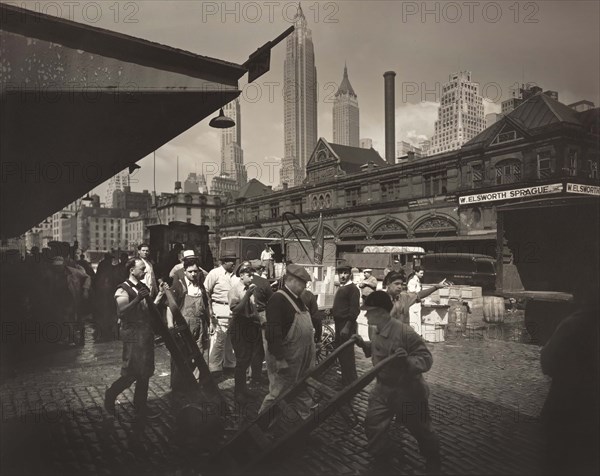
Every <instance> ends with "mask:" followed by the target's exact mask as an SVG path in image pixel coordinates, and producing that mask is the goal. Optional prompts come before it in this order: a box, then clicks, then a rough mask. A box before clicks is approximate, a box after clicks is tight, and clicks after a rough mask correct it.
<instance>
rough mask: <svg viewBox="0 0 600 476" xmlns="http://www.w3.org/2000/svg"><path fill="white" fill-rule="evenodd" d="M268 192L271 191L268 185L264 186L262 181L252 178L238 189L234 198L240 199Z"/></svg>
mask: <svg viewBox="0 0 600 476" xmlns="http://www.w3.org/2000/svg"><path fill="white" fill-rule="evenodd" d="M268 193H273V190H272V189H271V188H270V187H268V186H266V185H265V184H264V183H262V182H260V181H258V180H256V179H255V178H253V179H251V180H250V181H248V183H247V184H246V185H244V186H243V187H242V188H241V189H240V191H239V192H238V194H237V197H236V199H237V200H240V199H246V198H253V197H258V196H261V195H265V194H268Z"/></svg>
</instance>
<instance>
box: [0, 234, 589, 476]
mask: <svg viewBox="0 0 600 476" xmlns="http://www.w3.org/2000/svg"><path fill="white" fill-rule="evenodd" d="M149 254H150V249H149V247H148V245H146V244H142V245H140V246H139V247H138V253H137V255H136V256H135V257H133V258H130V257H129V256H128V255H127V254H125V253H123V254H121V256H119V257H118V258H117V257H116V256H114V255H112V254H108V253H107V254H106V255H105V257H104V259H103V260H102V261H101V262H100V263H99V265H98V267H97V270H96V272H94V270H93V268H92V266H91V265H90V264H89V262H87V261H86V260H85V258H84V257H83V256H80V259H79V260H77V261H73V260H71V259H70V258H69V255H68V252H65V250H60V249H54V250H50V251H45V250H44V251H42V253H40V254H39V255H37V254H36V251H35V250H34V252H33V253H32V255H31V256H28V257H27V259H26V260H25V261H22V260H20V259H17V258H16V257H12V259H11V257H7V258H5V266H3V267H2V273H3V276H2V278H3V279H2V287H3V289H2V291H3V293H6V294H4V295H5V296H10V299H8V300H6V299H5V300H3V301H2V307H3V311H8V312H3V313H2V314H3V320H4V322H3V329H5V330H7V329H8V330H10V329H13V330H12V331H11V332H12V335H13V336H16V339H13V342H12V343H13V344H14V342H16V341H17V340H18V337H19V336H20V337H22V336H23V335H30V334H31V333H30V334H27V333H23V332H22V331H21V330H20V329H19V328H18V326H15V327H14V328H13V327H10V326H8V327H7V326H6V325H5V324H6V317H5V316H10V317H9V323H10V324H18V321H19V320H22V321H24V322H25V323H29V324H32V323H38V324H40V325H41V324H44V323H46V324H48V323H54V324H58V325H59V326H62V325H64V326H66V327H69V328H71V327H75V330H76V332H69V333H65V336H68V337H69V338H70V339H71V340H72V341H73V343H74V344H78V343H81V332H82V326H81V319H82V316H83V315H85V314H86V313H91V314H92V315H93V317H94V322H95V329H96V335H97V338H98V339H100V340H103V339H112V338H116V337H118V336H119V334H120V339H121V340H122V343H123V362H122V368H121V377H120V378H119V379H117V380H116V381H115V382H114V383H113V384H112V385H111V386H110V387H109V388H108V389H107V390H106V394H105V402H104V406H105V409H106V410H107V411H108V412H109V413H111V414H114V412H115V401H116V398H117V397H118V395H119V394H120V393H121V392H123V391H124V390H125V389H126V388H128V387H130V386H131V385H132V384H133V383H135V392H134V400H133V403H134V407H135V409H136V413H137V414H138V415H139V416H140V417H141V418H147V419H153V418H155V417H157V416H158V413H156V412H154V411H152V410H151V409H149V408H148V404H147V399H148V386H149V379H150V377H151V376H152V375H153V373H154V346H155V340H154V337H155V334H156V333H157V330H156V328H155V327H154V326H153V324H152V319H153V317H152V316H151V314H152V313H157V315H158V318H160V319H163V320H164V322H165V323H166V325H167V327H168V328H173V327H174V326H176V322H174V314H180V315H181V316H183V319H185V322H186V324H187V326H188V327H189V329H190V331H191V333H192V335H193V338H194V339H195V341H196V343H197V345H198V347H199V349H200V351H201V352H202V354H203V356H204V358H205V360H206V361H207V363H208V368H209V370H210V372H211V373H212V375H213V377H215V378H217V379H221V378H233V379H234V399H235V401H236V402H237V403H238V404H240V405H242V404H246V403H250V402H252V403H261V406H260V409H261V411H262V410H264V409H266V408H267V407H269V405H270V404H271V403H272V402H273V401H274V400H276V399H277V398H278V397H279V395H281V394H282V393H283V392H285V391H286V390H287V389H289V388H290V387H292V386H293V385H295V383H297V382H298V380H299V379H300V378H301V377H302V375H303V374H305V373H306V372H308V371H309V370H310V369H311V368H313V367H314V366H315V353H316V345H319V343H320V339H321V319H322V314H321V313H320V311H319V307H318V305H317V298H316V296H315V295H314V294H313V293H311V292H310V291H309V290H308V289H307V283H309V282H311V281H312V280H313V277H312V276H311V275H310V274H309V273H308V272H307V270H306V269H305V268H304V267H303V266H300V265H296V264H293V263H288V264H287V265H286V268H285V274H284V276H283V277H282V279H280V280H278V281H275V280H271V281H270V280H269V279H267V278H266V277H265V274H266V275H267V276H268V275H269V274H267V273H269V271H268V270H267V267H268V265H269V259H268V257H267V254H265V258H267V259H263V260H261V263H260V264H259V265H257V266H256V267H255V266H253V264H252V263H251V262H249V261H241V262H238V257H236V256H232V255H223V256H221V258H220V264H219V265H218V266H217V267H215V268H213V269H209V270H206V269H204V268H203V267H202V264H203V263H201V260H200V258H199V257H198V256H196V253H195V252H194V250H183V249H179V250H178V258H179V262H178V263H176V264H174V266H173V267H172V269H170V271H169V273H168V275H165V276H157V275H156V271H155V269H156V266H155V264H154V263H152V261H151V260H150V258H149ZM265 265H266V266H265ZM205 267H210V266H205ZM265 272H266V273H265ZM363 272H364V277H365V279H364V280H363V281H362V283H360V284H359V285H356V284H355V283H354V282H353V274H354V273H353V270H352V268H351V267H350V266H339V267H338V268H337V274H338V276H339V287H338V288H337V291H336V293H335V296H334V302H333V307H332V309H331V315H332V317H333V321H334V325H335V346H336V347H337V346H340V345H342V344H343V343H344V342H346V341H347V340H348V339H349V338H350V337H351V336H353V335H356V334H357V319H358V317H359V314H360V311H361V309H362V310H364V311H366V318H367V322H368V325H369V328H368V334H369V339H368V341H365V340H364V339H362V338H361V337H356V342H357V346H358V347H359V348H362V349H363V351H364V353H365V356H366V357H371V358H372V363H373V365H374V366H375V365H377V364H378V363H379V362H380V361H382V360H383V359H385V358H386V357H388V356H390V355H392V354H394V353H395V354H397V355H398V359H397V360H396V361H395V363H394V364H393V365H391V364H390V365H389V366H388V367H386V368H385V369H384V370H383V371H381V372H380V374H379V375H378V377H377V382H376V385H375V386H374V387H373V389H372V390H371V394H370V396H369V402H368V408H367V413H366V419H365V424H364V425H365V432H366V436H367V439H368V449H369V451H370V452H371V453H372V454H373V456H374V461H375V464H376V465H381V466H380V468H381V469H382V470H385V468H389V464H390V458H391V457H392V455H393V449H392V448H391V446H390V439H389V437H388V432H389V428H390V425H391V422H392V420H393V419H394V418H396V421H397V422H400V423H401V424H403V425H405V426H406V427H407V429H408V430H409V431H410V433H411V434H412V435H413V436H414V437H415V439H416V440H417V441H418V443H419V448H420V450H421V453H422V455H423V456H424V458H425V460H426V465H427V466H426V467H427V472H428V473H431V474H436V473H438V472H439V471H440V468H441V458H440V447H439V440H438V437H437V435H436V433H435V431H434V429H433V426H432V422H431V416H430V414H429V405H428V397H429V389H428V386H427V383H426V382H425V380H424V379H423V375H422V374H423V373H425V372H427V371H428V370H429V369H430V368H431V366H432V364H433V357H432V355H431V352H430V351H429V349H428V347H427V345H426V344H425V342H424V341H423V339H422V337H421V336H420V332H419V327H418V326H417V327H415V322H417V320H418V322H419V324H420V301H421V300H422V299H424V298H425V297H426V296H428V295H429V294H431V293H433V292H434V291H436V290H437V289H439V288H441V287H444V286H447V283H446V282H445V280H444V281H442V282H440V283H438V284H436V285H433V286H431V287H429V288H428V289H426V290H423V288H422V286H421V279H422V278H423V275H424V273H425V270H423V269H420V268H415V269H414V270H413V274H412V275H411V276H409V277H408V278H407V277H406V276H405V274H404V273H403V272H401V271H394V270H391V271H389V272H388V273H387V274H386V276H385V279H384V282H383V289H384V290H378V287H379V286H378V282H377V280H376V279H375V278H373V277H372V270H370V269H365V270H364V271H363ZM164 274H166V273H164ZM33 276H35V278H36V279H31V278H32V277H33ZM165 296H169V297H170V299H165ZM361 304H362V305H361ZM175 308H177V309H175ZM588 314H589V315H591V313H588ZM588 314H581V316H580V315H574V316H572V317H571V318H570V320H568V321H566V322H565V324H564V325H563V326H561V328H560V329H559V331H560V332H557V335H556V336H555V338H553V339H552V340H551V341H550V343H549V344H548V346H547V347H546V348H545V349H544V350H543V353H542V367H543V370H544V372H546V373H548V374H549V375H552V376H553V378H554V380H555V382H554V383H553V387H552V392H551V396H550V397H549V402H548V403H547V405H546V407H545V415H548V414H551V412H555V413H556V408H563V403H564V402H562V403H561V404H560V405H558V406H557V405H556V404H555V403H556V401H558V400H559V399H560V398H563V397H562V394H561V393H559V392H562V390H560V391H559V390H556V389H557V388H559V385H560V384H561V382H560V381H559V377H558V376H557V375H562V374H559V372H560V368H561V367H560V365H558V364H557V363H556V362H557V360H558V358H557V356H559V355H561V354H560V352H562V350H561V349H564V348H566V345H564V343H563V342H560V341H559V339H561V338H563V337H562V336H565V335H567V333H566V331H565V329H571V328H573V329H575V330H577V329H580V328H584V327H585V326H583V325H581V326H575V325H574V324H573V326H571V324H570V323H571V321H573V322H575V320H576V319H580V320H585V318H587V316H588ZM582 316H583V317H582ZM154 318H156V315H155V316H154ZM11 319H12V320H11ZM588 321H589V322H595V323H596V324H597V320H590V319H588V320H587V321H586V322H588ZM569 326H571V327H569ZM11 332H8V333H7V332H4V333H3V334H5V335H3V338H5V337H6V336H8V335H9V334H10V333H11ZM78 333H79V334H78ZM561 333H562V334H561ZM65 336H61V338H63V337H65ZM566 339H568V337H564V338H563V340H566ZM595 342H596V344H597V340H596V341H595ZM3 344H6V342H3ZM8 344H11V341H9V342H8ZM7 347H8V348H9V349H10V348H11V346H10V345H9V346H6V345H3V354H4V355H3V357H6V349H7ZM13 347H14V345H13ZM588 347H589V346H588ZM13 350H14V349H13ZM338 358H339V364H340V369H341V380H340V382H339V384H340V385H341V386H348V385H350V384H351V383H352V382H354V381H355V380H356V379H357V378H358V376H357V370H356V358H355V354H354V346H348V347H346V348H345V349H344V351H343V352H342V353H341V354H339V356H338ZM8 362H10V359H9V360H8ZM265 363H266V377H267V378H268V388H269V390H268V394H267V395H266V396H265V397H264V398H263V399H262V402H261V401H260V398H259V393H257V390H258V389H259V388H261V387H262V386H263V384H264V383H266V382H264V378H265V376H264V373H265V372H264V371H263V368H264V367H263V364H265ZM171 370H172V371H171V387H172V390H173V391H175V392H178V391H187V390H189V388H190V380H189V379H188V378H184V377H185V376H184V375H183V374H182V370H181V369H180V368H178V367H177V366H176V365H175V364H174V363H172V365H171ZM565 375H566V377H565V378H566V379H567V380H568V379H569V378H570V377H569V376H570V375H572V374H570V373H569V374H565ZM555 384H556V385H555ZM563 388H564V386H563ZM596 390H597V389H596ZM557 395H561V396H559V397H557ZM565 395H567V396H568V395H569V394H568V393H566V394H565ZM563 399H564V398H563ZM314 408H315V402H314V401H313V400H312V397H311V395H310V394H308V393H305V394H303V396H302V398H301V399H300V401H299V402H298V404H297V407H296V409H295V410H296V412H297V413H298V414H299V415H300V416H301V417H302V418H308V417H309V416H310V413H311V410H312V409H314ZM407 408H412V409H417V410H418V411H410V412H407V411H406V409H407ZM595 408H597V405H596V406H595ZM561 415H562V417H564V419H565V420H564V421H563V420H561V421H560V422H559V423H560V425H558V424H555V423H556V421H557V420H556V419H547V420H548V421H550V422H551V423H549V424H548V425H549V428H550V430H549V432H550V433H549V434H551V435H561V434H562V433H561V431H560V428H559V429H556V428H558V426H560V427H561V428H564V427H566V426H567V423H565V422H570V421H571V420H570V417H569V416H568V415H566V416H565V415H564V414H563V413H561ZM552 425H554V426H552ZM574 428H575V429H574V430H573V432H577V431H580V429H581V427H580V426H576V427H574ZM586 431H587V430H586ZM588 433H589V432H588ZM586 434H587V433H586ZM594 435H596V436H597V433H594ZM559 440H560V441H564V438H559V437H556V438H555V439H554V440H552V441H551V444H553V445H554V446H557V444H556V441H559ZM586 441H587V439H586ZM594 441H595V440H594ZM588 446H589V445H588ZM578 454H579V453H578Z"/></svg>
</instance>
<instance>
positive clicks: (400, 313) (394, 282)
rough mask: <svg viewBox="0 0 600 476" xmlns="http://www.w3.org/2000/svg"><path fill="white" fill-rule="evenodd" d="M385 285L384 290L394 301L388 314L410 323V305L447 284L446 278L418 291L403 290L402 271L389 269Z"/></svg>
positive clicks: (403, 279)
mask: <svg viewBox="0 0 600 476" xmlns="http://www.w3.org/2000/svg"><path fill="white" fill-rule="evenodd" d="M386 281H387V287H386V292H387V293H388V294H389V295H390V298H391V299H392V301H393V303H394V307H393V309H392V310H391V312H390V314H391V316H392V317H393V318H394V319H399V320H400V321H402V322H404V323H405V324H410V307H411V306H412V305H414V304H415V303H418V302H421V300H422V299H424V298H426V297H427V296H429V295H430V294H433V293H434V292H436V291H437V290H438V289H440V288H443V287H446V286H448V284H447V283H446V280H445V279H444V280H443V281H441V282H439V283H437V284H434V285H433V286H431V287H430V288H428V289H423V290H421V291H419V292H418V293H411V292H408V291H404V290H403V288H404V284H405V282H406V278H405V276H404V273H402V272H399V271H390V272H389V273H388V274H387V276H386Z"/></svg>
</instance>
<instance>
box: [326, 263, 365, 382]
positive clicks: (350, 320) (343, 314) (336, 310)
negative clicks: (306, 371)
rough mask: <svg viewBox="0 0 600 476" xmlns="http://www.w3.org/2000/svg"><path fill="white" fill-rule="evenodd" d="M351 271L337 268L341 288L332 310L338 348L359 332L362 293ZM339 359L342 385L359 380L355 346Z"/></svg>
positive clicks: (343, 266)
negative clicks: (357, 320) (358, 320)
mask: <svg viewBox="0 0 600 476" xmlns="http://www.w3.org/2000/svg"><path fill="white" fill-rule="evenodd" d="M351 269H352V268H351V267H350V266H346V265H342V266H338V268H337V272H338V276H339V280H340V287H339V288H338V289H337V291H336V292H335V296H334V297H333V307H332V308H331V314H332V315H333V322H334V324H335V346H336V347H339V346H340V345H342V344H343V343H344V342H346V341H347V340H348V339H349V338H350V336H351V335H353V334H356V332H357V330H358V324H357V323H356V319H357V318H358V315H359V314H360V291H359V290H358V288H357V287H356V284H354V283H353V282H352V274H351ZM338 359H339V362H340V367H341V370H342V385H344V386H346V385H349V384H351V383H352V382H353V381H354V380H356V378H357V374H356V361H355V359H354V346H350V347H348V348H346V349H344V351H343V352H342V353H341V354H340V355H339V357H338Z"/></svg>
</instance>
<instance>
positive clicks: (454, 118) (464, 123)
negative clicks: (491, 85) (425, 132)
mask: <svg viewBox="0 0 600 476" xmlns="http://www.w3.org/2000/svg"><path fill="white" fill-rule="evenodd" d="M484 129H485V118H484V115H483V98H482V97H481V94H479V83H476V82H474V81H471V72H470V71H461V72H459V73H454V74H452V75H450V80H449V81H448V82H447V83H445V84H444V85H443V86H442V98H441V101H440V108H439V111H438V119H437V120H436V121H435V129H434V134H433V138H432V139H431V149H430V151H429V155H433V154H440V153H442V152H447V151H450V150H456V149H459V148H460V147H461V146H462V145H463V144H464V143H465V142H468V141H469V140H471V139H472V138H473V137H475V136H476V135H477V134H479V133H480V132H481V131H483V130H484Z"/></svg>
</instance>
